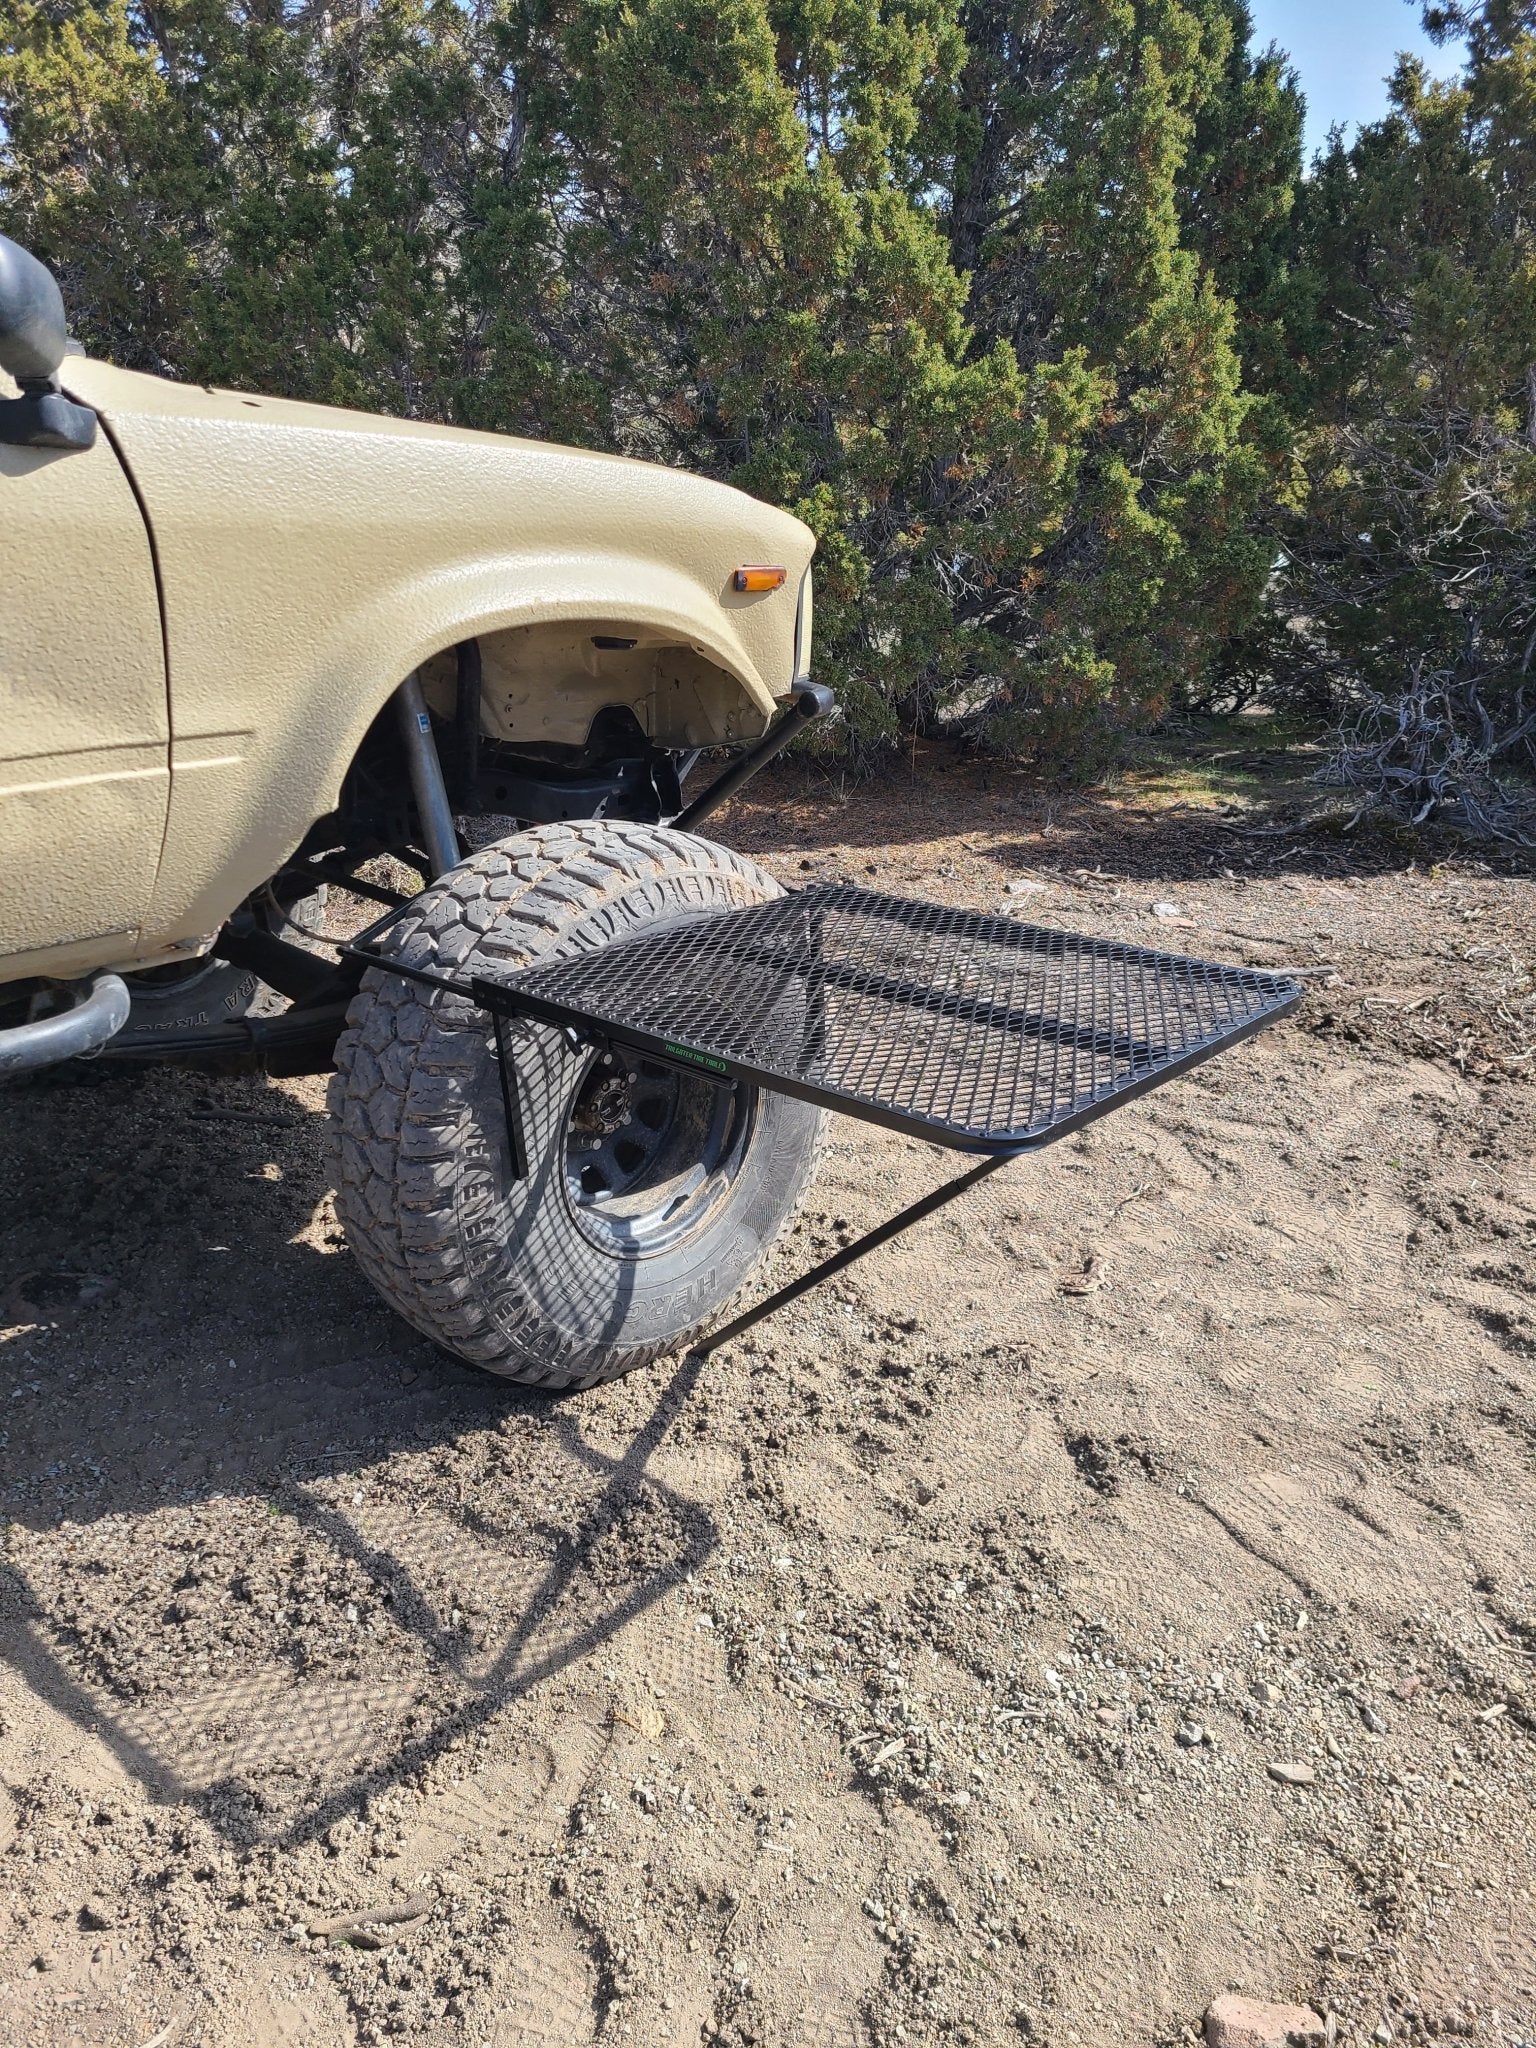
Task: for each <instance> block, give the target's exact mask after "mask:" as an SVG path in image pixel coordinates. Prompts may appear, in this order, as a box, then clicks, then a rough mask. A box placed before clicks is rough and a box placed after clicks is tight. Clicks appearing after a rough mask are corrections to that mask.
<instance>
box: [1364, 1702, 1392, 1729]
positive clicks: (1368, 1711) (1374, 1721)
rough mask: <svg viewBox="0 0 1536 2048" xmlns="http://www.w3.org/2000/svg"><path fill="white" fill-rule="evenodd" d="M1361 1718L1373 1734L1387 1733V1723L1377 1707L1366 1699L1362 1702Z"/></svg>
mask: <svg viewBox="0 0 1536 2048" xmlns="http://www.w3.org/2000/svg"><path fill="white" fill-rule="evenodd" d="M1360 1718H1361V1720H1362V1721H1363V1722H1364V1723H1365V1725H1366V1727H1367V1728H1369V1729H1370V1731H1371V1733H1372V1734H1373V1735H1385V1734H1386V1732H1387V1724H1386V1722H1385V1721H1384V1720H1383V1719H1382V1717H1381V1715H1380V1714H1378V1713H1377V1711H1376V1709H1375V1708H1374V1707H1373V1706H1371V1705H1370V1703H1369V1702H1368V1701H1366V1700H1362V1701H1361V1702H1360Z"/></svg>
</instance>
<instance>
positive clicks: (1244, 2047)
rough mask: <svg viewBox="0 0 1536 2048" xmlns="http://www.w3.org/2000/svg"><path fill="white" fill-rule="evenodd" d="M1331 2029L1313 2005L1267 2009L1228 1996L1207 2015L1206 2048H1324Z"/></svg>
mask: <svg viewBox="0 0 1536 2048" xmlns="http://www.w3.org/2000/svg"><path fill="white" fill-rule="evenodd" d="M1326 2039H1327V2029H1326V2027H1325V2026H1324V2024H1323V2022H1322V2021H1321V2020H1320V2019H1319V2018H1318V2016H1317V2014H1316V2013H1315V2012H1314V2011H1313V2010H1312V2008H1311V2006H1309V2005H1267V2004H1265V2003H1264V2001H1263V2000H1262V1999H1258V1998H1236V1997H1233V1996H1231V1995H1230V1994H1228V1995H1227V1996H1225V1997H1222V1998H1213V1999H1212V2000H1211V2004H1210V2009H1209V2010H1208V2011H1207V2013H1206V2015H1205V2040H1206V2048H1322V2043H1323V2042H1324V2041H1325V2040H1326Z"/></svg>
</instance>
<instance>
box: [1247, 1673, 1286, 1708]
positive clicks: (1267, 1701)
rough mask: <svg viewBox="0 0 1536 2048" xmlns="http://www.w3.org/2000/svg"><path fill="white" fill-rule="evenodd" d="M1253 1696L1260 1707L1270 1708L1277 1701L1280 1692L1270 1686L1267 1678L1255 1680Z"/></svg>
mask: <svg viewBox="0 0 1536 2048" xmlns="http://www.w3.org/2000/svg"><path fill="white" fill-rule="evenodd" d="M1253 1696H1254V1698H1255V1699H1256V1700H1257V1701H1258V1702H1259V1703H1260V1705H1261V1706H1266V1707H1272V1706H1273V1705H1274V1704H1275V1701H1276V1700H1277V1699H1279V1697H1280V1692H1279V1688H1278V1687H1277V1686H1273V1685H1271V1684H1270V1682H1269V1680H1268V1679H1267V1678H1256V1679H1255V1680H1254V1681H1253Z"/></svg>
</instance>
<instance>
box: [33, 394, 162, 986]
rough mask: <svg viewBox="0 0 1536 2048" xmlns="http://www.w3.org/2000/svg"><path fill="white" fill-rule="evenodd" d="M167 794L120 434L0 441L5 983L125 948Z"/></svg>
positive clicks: (146, 893)
mask: <svg viewBox="0 0 1536 2048" xmlns="http://www.w3.org/2000/svg"><path fill="white" fill-rule="evenodd" d="M3 382H4V380H3V379H0V383H3ZM169 796H170V727H169V723H168V718H167V691H166V674H165V648H164V642H163V637H162V633H161V625H160V606H159V600H158V596H157V592H156V587H155V565H154V560H153V557H152V555H151V553H150V547H149V538H148V535H147V534H146V532H145V528H144V520H143V517H142V515H141V513H140V511H139V507H138V502H137V500H136V499H135V498H134V495H133V492H132V491H131V490H130V488H129V486H128V480H127V478H126V476H125V475H124V474H123V470H122V467H121V465H120V464H119V462H118V459H117V455H116V453H115V452H114V450H113V448H112V444H111V443H110V441H108V439H107V438H106V436H105V434H99V435H98V436H97V439H96V444H95V446H94V447H93V448H91V449H89V450H88V451H86V452H85V453H83V454H81V453H72V452H66V451H64V450H60V449H51V448H13V447H8V446H4V445H0V980H5V981H13V980H17V979H19V978H21V977H22V976H25V975H32V974H47V975H57V976H59V977H61V978H65V979H67V978H72V977H74V976H77V975H80V974H84V973H86V972H88V971H90V970H91V969H92V968H95V967H103V966H111V965H117V964H121V963H124V962H126V961H129V960H131V959H132V958H133V957H134V955H135V953H136V952H137V951H138V950H139V933H140V929H141V927H142V924H143V920H144V915H145V911H146V909H147V907H148V904H149V900H150V894H151V891H152V889H153V886H154V880H155V871H156V868H157V866H158V863H159V859H160V846H161V841H162V839H163V837H164V832H165V819H166V806H167V804H168V802H169Z"/></svg>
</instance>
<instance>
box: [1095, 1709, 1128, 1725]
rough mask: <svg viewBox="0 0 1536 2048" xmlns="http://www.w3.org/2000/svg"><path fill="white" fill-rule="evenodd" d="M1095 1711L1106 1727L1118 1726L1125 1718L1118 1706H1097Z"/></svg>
mask: <svg viewBox="0 0 1536 2048" xmlns="http://www.w3.org/2000/svg"><path fill="white" fill-rule="evenodd" d="M1094 1711H1095V1712H1096V1714H1097V1715H1098V1718H1099V1719H1100V1720H1101V1721H1102V1722H1103V1723H1104V1726H1105V1727H1106V1728H1118V1727H1119V1726H1120V1723H1121V1722H1122V1721H1123V1720H1124V1719H1125V1716H1124V1715H1123V1714H1122V1713H1121V1711H1120V1709H1119V1708H1118V1707H1097V1708H1095V1710H1094Z"/></svg>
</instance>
